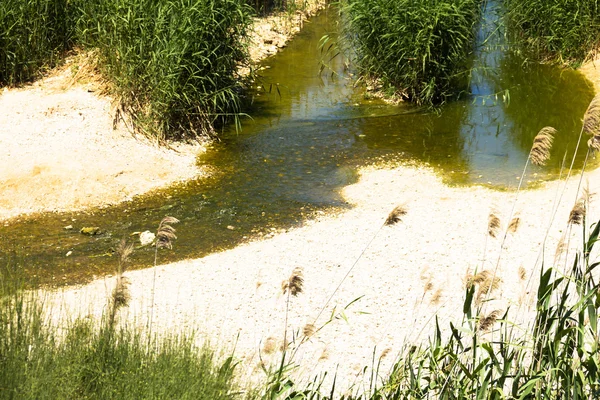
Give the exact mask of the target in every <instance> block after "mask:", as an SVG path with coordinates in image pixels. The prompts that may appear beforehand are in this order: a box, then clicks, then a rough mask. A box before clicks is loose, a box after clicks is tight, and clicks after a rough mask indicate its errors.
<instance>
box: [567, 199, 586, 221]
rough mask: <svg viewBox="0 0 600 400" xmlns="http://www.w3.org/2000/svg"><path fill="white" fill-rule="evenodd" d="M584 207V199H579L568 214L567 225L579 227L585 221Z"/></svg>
mask: <svg viewBox="0 0 600 400" xmlns="http://www.w3.org/2000/svg"><path fill="white" fill-rule="evenodd" d="M585 206H586V204H585V199H583V198H580V199H579V200H577V203H575V206H573V209H572V210H571V212H570V213H569V224H573V225H581V223H582V222H583V220H584V219H585V209H586V207H585Z"/></svg>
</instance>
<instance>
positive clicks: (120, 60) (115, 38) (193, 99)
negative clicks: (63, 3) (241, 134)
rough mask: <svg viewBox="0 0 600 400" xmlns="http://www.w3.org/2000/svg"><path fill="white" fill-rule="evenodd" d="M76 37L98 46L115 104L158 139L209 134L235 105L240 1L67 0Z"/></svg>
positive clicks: (244, 11) (241, 39) (242, 54)
mask: <svg viewBox="0 0 600 400" xmlns="http://www.w3.org/2000/svg"><path fill="white" fill-rule="evenodd" d="M71 3H72V7H73V8H74V9H75V10H76V14H77V15H78V18H77V20H76V21H75V27H74V31H75V34H76V37H77V40H78V42H79V43H81V44H82V45H83V46H84V47H86V48H90V49H92V48H97V49H98V54H99V59H100V67H101V70H102V72H103V73H104V75H105V76H107V77H108V78H109V79H110V80H111V81H112V83H113V87H114V94H115V95H116V96H117V97H118V99H119V106H120V111H121V112H123V113H124V114H126V115H127V116H129V117H130V118H131V119H132V121H133V123H134V127H135V129H136V131H137V132H139V133H142V134H144V135H146V136H149V137H152V138H154V139H156V140H157V141H159V142H163V141H165V140H167V139H194V138H196V137H198V136H201V135H212V134H214V133H215V127H218V126H220V125H221V124H222V123H224V122H225V121H228V120H230V119H231V118H234V117H235V116H236V115H238V114H239V113H240V112H241V110H242V98H241V92H242V83H241V78H240V76H238V75H237V71H238V70H239V68H240V66H243V65H246V63H247V62H248V54H247V48H246V42H245V39H246V37H247V30H248V26H249V24H250V22H251V20H250V9H249V7H248V6H247V5H246V4H245V3H244V2H243V0H167V1H158V0H123V1H109V0H94V1H86V0H73V1H72V2H71Z"/></svg>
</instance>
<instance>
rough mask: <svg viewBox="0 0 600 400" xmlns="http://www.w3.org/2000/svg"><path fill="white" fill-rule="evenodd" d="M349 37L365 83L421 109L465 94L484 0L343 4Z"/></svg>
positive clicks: (352, 1)
mask: <svg viewBox="0 0 600 400" xmlns="http://www.w3.org/2000/svg"><path fill="white" fill-rule="evenodd" d="M341 4H342V7H341V10H342V14H343V24H344V29H345V31H346V35H345V37H346V38H347V40H348V41H349V44H350V46H351V47H352V48H353V50H354V51H355V64H356V67H357V69H358V72H359V74H360V75H361V76H362V77H363V78H365V79H376V80H378V81H379V82H380V83H381V85H382V87H383V90H384V91H386V92H387V93H388V94H397V95H400V96H401V97H402V98H404V99H407V100H410V101H414V102H416V103H418V104H435V103H442V102H444V101H446V100H447V99H449V98H452V97H455V96H457V95H458V94H459V93H460V92H462V91H464V90H466V89H467V83H468V78H469V71H470V68H469V55H470V54H471V53H472V51H473V43H474V37H475V36H474V26H475V24H476V22H477V19H478V16H479V15H480V4H481V1H480V0H433V1H432V0H343V1H342V2H341Z"/></svg>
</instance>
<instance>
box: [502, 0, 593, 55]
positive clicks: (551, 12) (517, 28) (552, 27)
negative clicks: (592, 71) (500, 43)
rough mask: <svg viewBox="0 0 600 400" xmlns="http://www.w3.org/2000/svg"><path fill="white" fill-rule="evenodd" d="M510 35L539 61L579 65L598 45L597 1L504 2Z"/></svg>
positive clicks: (545, 0) (507, 0) (516, 0)
mask: <svg viewBox="0 0 600 400" xmlns="http://www.w3.org/2000/svg"><path fill="white" fill-rule="evenodd" d="M504 3H505V6H506V10H507V13H506V17H507V21H508V25H509V27H510V29H509V32H511V36H512V37H513V38H514V39H515V41H516V43H517V44H518V45H520V46H521V47H522V48H524V49H526V51H527V52H530V53H532V54H533V56H534V57H535V58H537V59H540V60H545V61H553V62H557V63H561V64H567V65H575V66H576V65H578V64H580V63H582V62H583V61H584V60H585V59H586V58H588V57H589V56H590V55H591V53H592V52H593V51H595V50H597V49H598V45H600V39H599V38H600V2H598V1H596V0H527V1H524V0H505V1H504Z"/></svg>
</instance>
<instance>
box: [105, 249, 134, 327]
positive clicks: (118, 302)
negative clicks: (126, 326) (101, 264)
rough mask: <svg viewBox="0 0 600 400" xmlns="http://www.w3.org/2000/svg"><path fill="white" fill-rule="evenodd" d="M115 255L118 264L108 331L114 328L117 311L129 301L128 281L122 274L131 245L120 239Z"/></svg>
mask: <svg viewBox="0 0 600 400" xmlns="http://www.w3.org/2000/svg"><path fill="white" fill-rule="evenodd" d="M115 253H116V254H117V256H118V257H119V263H118V266H117V282H116V284H115V287H114V289H113V291H112V294H111V297H110V314H109V316H108V327H109V328H110V329H112V328H113V327H114V324H115V320H116V316H117V311H118V310H119V309H120V308H122V307H127V306H128V305H129V301H130V300H131V295H130V294H129V280H128V279H127V278H126V277H125V276H123V274H124V273H125V263H126V262H127V261H128V260H129V256H130V255H131V253H133V243H128V242H127V240H126V239H122V240H121V241H120V242H119V244H118V246H117V249H116V250H115Z"/></svg>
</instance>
